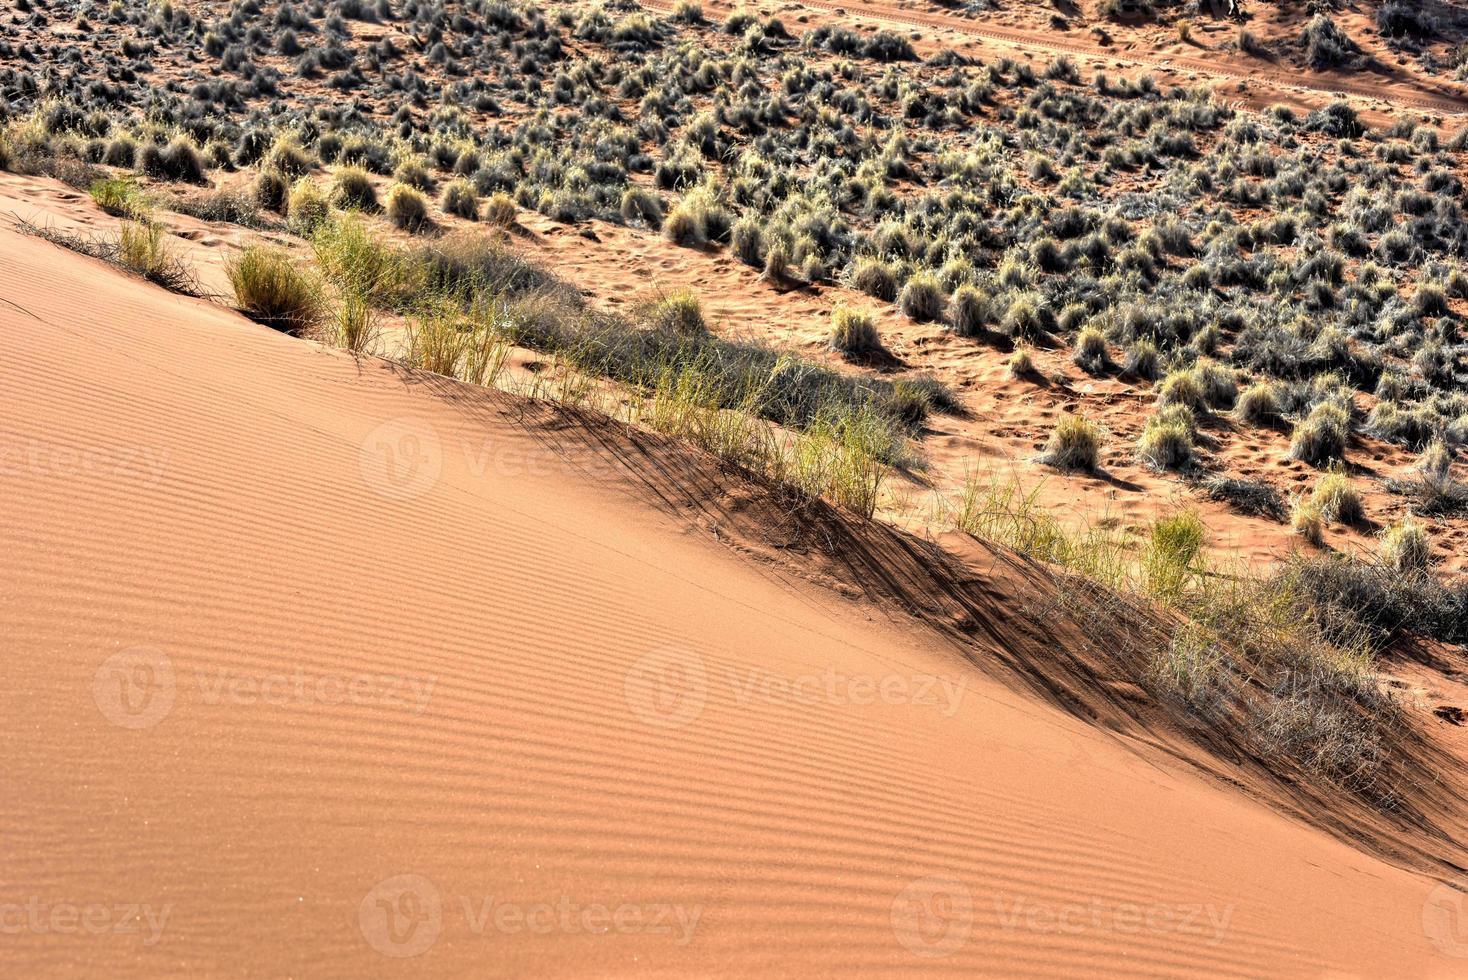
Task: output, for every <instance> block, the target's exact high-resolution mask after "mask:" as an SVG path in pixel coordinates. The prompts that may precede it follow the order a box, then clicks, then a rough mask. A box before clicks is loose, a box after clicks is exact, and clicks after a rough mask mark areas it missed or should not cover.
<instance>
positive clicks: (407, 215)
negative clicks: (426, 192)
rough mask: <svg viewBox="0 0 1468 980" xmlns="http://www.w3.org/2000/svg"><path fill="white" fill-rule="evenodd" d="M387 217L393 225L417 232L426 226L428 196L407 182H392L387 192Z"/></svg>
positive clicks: (427, 220) (427, 222)
mask: <svg viewBox="0 0 1468 980" xmlns="http://www.w3.org/2000/svg"><path fill="white" fill-rule="evenodd" d="M387 218H388V220H389V221H391V222H392V223H393V225H394V226H395V227H398V228H401V229H402V230H403V231H407V232H412V233H414V234H417V233H418V232H420V231H422V230H424V229H425V228H427V227H428V224H429V218H428V198H426V197H424V196H423V192H422V191H419V190H417V189H415V188H412V187H409V186H408V185H407V184H394V185H393V186H392V189H391V190H389V191H388V192H387Z"/></svg>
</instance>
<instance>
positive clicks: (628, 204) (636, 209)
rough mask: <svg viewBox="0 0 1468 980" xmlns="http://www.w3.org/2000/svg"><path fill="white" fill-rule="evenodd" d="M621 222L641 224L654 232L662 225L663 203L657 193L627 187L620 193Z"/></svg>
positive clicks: (645, 189)
mask: <svg viewBox="0 0 1468 980" xmlns="http://www.w3.org/2000/svg"><path fill="white" fill-rule="evenodd" d="M621 213H622V220H623V221H625V222H627V223H628V224H634V223H641V224H643V225H644V226H646V227H648V228H651V229H653V230H654V231H656V230H657V229H658V228H660V227H662V224H663V202H662V199H661V198H659V197H658V195H657V192H655V191H651V190H648V189H647V188H645V187H629V188H627V189H626V190H625V191H623V192H622V207H621Z"/></svg>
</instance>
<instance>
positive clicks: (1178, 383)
mask: <svg viewBox="0 0 1468 980" xmlns="http://www.w3.org/2000/svg"><path fill="white" fill-rule="evenodd" d="M1157 404H1158V405H1159V406H1161V407H1164V408H1165V407H1166V406H1168V405H1182V406H1183V407H1185V408H1190V409H1192V410H1193V411H1195V412H1201V411H1204V410H1205V409H1206V408H1207V407H1208V398H1207V396H1206V394H1205V393H1204V391H1203V385H1202V383H1201V382H1200V380H1199V378H1198V375H1197V374H1196V373H1195V372H1194V371H1191V370H1179V371H1172V372H1170V373H1169V374H1168V375H1167V377H1165V378H1163V379H1162V384H1161V385H1159V386H1158V388H1157Z"/></svg>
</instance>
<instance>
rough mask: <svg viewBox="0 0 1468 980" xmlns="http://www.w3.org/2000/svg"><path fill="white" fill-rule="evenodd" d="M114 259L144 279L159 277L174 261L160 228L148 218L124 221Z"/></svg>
mask: <svg viewBox="0 0 1468 980" xmlns="http://www.w3.org/2000/svg"><path fill="white" fill-rule="evenodd" d="M117 261H118V263H119V264H121V265H122V266H123V267H124V268H127V269H131V270H132V271H133V272H136V273H137V274H138V275H140V276H142V277H143V278H145V279H155V280H156V279H158V278H160V277H161V276H162V275H163V274H165V273H166V272H167V271H168V270H169V267H170V266H171V265H172V264H173V263H174V261H175V260H174V258H173V254H172V251H171V250H170V249H169V247H168V239H167V238H166V237H165V236H164V234H163V229H162V228H161V227H160V226H158V225H156V224H154V223H153V222H151V221H124V222H123V223H122V233H121V235H120V236H119V237H118V241H117Z"/></svg>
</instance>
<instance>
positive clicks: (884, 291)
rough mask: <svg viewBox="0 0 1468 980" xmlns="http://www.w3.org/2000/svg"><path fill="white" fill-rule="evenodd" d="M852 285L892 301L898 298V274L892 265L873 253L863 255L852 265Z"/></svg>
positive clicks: (871, 294)
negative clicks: (872, 254)
mask: <svg viewBox="0 0 1468 980" xmlns="http://www.w3.org/2000/svg"><path fill="white" fill-rule="evenodd" d="M849 278H850V281H851V285H852V287H853V288H855V289H859V290H861V291H862V292H864V293H866V294H867V295H868V296H875V297H876V298H877V299H880V300H886V301H887V302H889V303H890V302H892V300H894V299H896V298H897V274H896V273H895V272H894V271H893V270H892V265H891V263H889V262H885V261H883V260H882V259H879V258H876V257H874V256H871V255H863V256H861V257H860V258H858V259H857V260H856V262H855V263H854V264H853V265H852V267H851V274H850V277H849Z"/></svg>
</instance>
